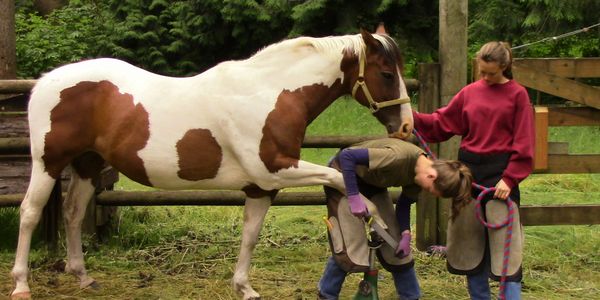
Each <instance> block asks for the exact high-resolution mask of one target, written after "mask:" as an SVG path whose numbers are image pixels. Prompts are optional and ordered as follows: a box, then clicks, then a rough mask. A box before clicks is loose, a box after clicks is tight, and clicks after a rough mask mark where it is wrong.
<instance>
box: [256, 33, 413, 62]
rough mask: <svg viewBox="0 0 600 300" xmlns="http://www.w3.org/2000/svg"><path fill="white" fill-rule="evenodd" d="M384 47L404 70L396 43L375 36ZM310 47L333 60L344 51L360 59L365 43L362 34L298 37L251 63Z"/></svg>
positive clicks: (265, 50)
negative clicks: (284, 52)
mask: <svg viewBox="0 0 600 300" xmlns="http://www.w3.org/2000/svg"><path fill="white" fill-rule="evenodd" d="M373 37H374V38H376V39H377V40H378V41H379V42H381V44H382V45H383V48H384V51H385V54H386V55H388V56H390V57H391V58H392V59H394V60H395V61H398V62H399V66H400V68H401V69H402V65H401V61H402V57H401V55H400V50H399V49H398V46H397V45H396V43H395V42H394V40H393V39H392V38H391V37H389V36H387V35H379V34H373ZM306 46H310V47H313V48H314V49H315V50H316V51H317V52H319V53H322V54H325V55H328V56H331V57H333V58H339V57H340V54H341V53H342V51H348V52H350V53H351V54H354V55H356V56H358V57H360V56H362V51H361V50H362V49H363V48H364V47H365V43H364V41H363V39H362V37H361V35H360V34H355V35H343V36H328V37H320V38H315V37H298V38H294V39H289V40H283V41H281V42H279V43H276V44H272V45H270V46H267V47H266V48H263V49H262V50H260V51H258V52H257V53H256V54H254V55H253V56H252V57H250V58H249V59H248V60H249V61H255V60H261V59H263V58H264V59H268V58H269V57H271V56H273V55H277V54H278V53H281V52H282V51H286V50H288V51H289V50H294V49H298V48H301V47H306Z"/></svg>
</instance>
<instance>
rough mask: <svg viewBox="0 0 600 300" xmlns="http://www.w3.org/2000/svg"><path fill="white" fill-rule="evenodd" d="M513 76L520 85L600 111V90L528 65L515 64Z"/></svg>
mask: <svg viewBox="0 0 600 300" xmlns="http://www.w3.org/2000/svg"><path fill="white" fill-rule="evenodd" d="M513 75H514V78H515V80H516V81H518V82H519V83H520V84H522V85H524V86H526V87H530V88H532V89H536V90H540V91H542V92H544V93H548V94H551V95H555V96H558V97H561V98H564V99H567V100H571V101H575V102H577V103H580V104H584V105H587V106H591V107H594V108H597V109H600V89H597V88H595V87H592V86H589V85H586V84H583V83H581V82H577V81H575V80H571V79H566V78H563V77H560V76H556V75H553V74H550V73H547V72H540V71H538V70H536V69H534V68H531V67H529V66H527V65H526V64H514V65H513Z"/></svg>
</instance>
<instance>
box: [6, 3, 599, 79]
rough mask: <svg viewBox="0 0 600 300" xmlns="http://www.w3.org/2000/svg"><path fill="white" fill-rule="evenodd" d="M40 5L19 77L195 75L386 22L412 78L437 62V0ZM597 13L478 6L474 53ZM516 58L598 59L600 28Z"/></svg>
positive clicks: (24, 28)
mask: <svg viewBox="0 0 600 300" xmlns="http://www.w3.org/2000/svg"><path fill="white" fill-rule="evenodd" d="M32 2H33V1H32V0H18V1H17V3H16V5H17V16H16V28H17V57H18V74H19V76H20V77H28V78H37V77H39V75H40V74H41V73H42V72H44V71H47V70H50V69H52V68H55V67H56V66H58V65H61V64H65V63H69V62H73V61H77V60H81V59H85V58H91V57H100V56H107V57H116V58H120V59H123V60H126V61H129V62H131V63H133V64H135V65H138V66H140V67H143V68H146V69H149V70H151V71H154V72H157V73H161V74H165V75H173V76H184V75H191V74H197V73H199V72H201V71H203V70H205V69H207V68H209V67H211V66H213V65H215V64H217V63H219V62H221V61H224V60H231V59H243V58H246V57H248V56H250V55H252V54H253V53H255V52H256V51H257V50H259V49H260V48H262V47H264V46H266V45H269V44H271V43H274V42H277V41H280V40H281V39H284V38H290V37H296V36H300V35H310V36H327V35H340V34H354V33H357V32H358V30H359V28H365V29H368V30H374V28H375V27H376V25H377V24H378V23H379V22H385V24H386V28H387V30H388V32H390V34H391V35H392V36H393V37H394V38H395V39H396V41H397V42H398V44H399V45H400V47H401V49H403V51H404V52H405V56H406V58H405V60H406V62H407V64H406V65H407V75H408V76H413V75H414V74H413V73H414V69H415V68H414V67H415V65H416V63H418V62H432V61H436V60H437V47H438V41H437V34H438V28H437V27H438V1H432V0H428V1H421V0H378V1H362V0H347V1H342V0H308V1H303V0H262V1H261V0H224V1H221V0H188V1H167V0H125V1H121V0H104V1H101V0H71V1H69V4H68V5H67V6H65V7H64V8H62V9H58V10H55V11H54V12H53V13H51V14H50V15H48V16H45V17H41V16H39V15H38V14H37V13H36V12H35V10H34V9H33V5H32ZM598 11H600V2H598V1H596V0H570V1H560V0H512V1H509V0H485V1H484V0H471V1H469V38H470V40H469V47H470V53H474V52H475V51H476V50H477V49H478V48H479V46H480V45H481V44H483V43H485V42H487V41H489V40H494V39H499V40H506V41H509V42H511V43H512V44H514V45H519V44H523V43H527V42H531V41H535V40H539V39H541V38H544V37H548V36H555V35H558V34H561V33H565V32H569V31H572V30H576V29H579V28H583V27H585V26H590V25H592V24H595V23H598V22H600V18H599V17H598V15H597V12H598ZM507 16H510V17H507ZM515 54H516V56H520V57H524V56H533V57H541V56H546V57H549V56H569V57H581V56H588V57H591V56H600V30H598V28H596V29H594V30H592V31H591V32H587V33H583V34H580V35H577V36H573V37H569V38H565V39H561V40H558V41H556V42H551V43H541V44H537V45H535V46H532V47H528V48H526V49H525V50H519V51H518V52H517V53H515Z"/></svg>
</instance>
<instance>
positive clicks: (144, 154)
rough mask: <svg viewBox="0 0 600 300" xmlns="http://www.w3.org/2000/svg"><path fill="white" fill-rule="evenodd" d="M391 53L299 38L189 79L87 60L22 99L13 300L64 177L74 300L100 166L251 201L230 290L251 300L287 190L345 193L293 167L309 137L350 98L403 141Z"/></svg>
mask: <svg viewBox="0 0 600 300" xmlns="http://www.w3.org/2000/svg"><path fill="white" fill-rule="evenodd" d="M401 68H402V64H401V57H400V52H399V50H398V46H397V45H396V44H395V42H394V41H393V39H391V38H390V37H389V36H387V35H385V34H370V33H367V32H365V31H362V32H361V33H360V34H357V35H347V36H337V37H324V38H310V37H299V38H295V39H290V40H286V41H282V42H280V43H277V44H274V45H271V46H268V47H266V48H265V49H263V50H261V51H259V52H258V53H256V54H255V55H254V56H252V57H250V58H249V59H247V60H243V61H229V62H224V63H221V64H219V65H217V66H215V67H214V68H212V69H209V70H207V71H206V72H204V73H202V74H199V75H197V76H193V77H189V78H171V77H165V76H160V75H156V74H153V73H149V72H147V71H144V70H142V69H139V68H136V67H134V66H132V65H129V64H127V63H125V62H122V61H119V60H115V59H94V60H88V61H83V62H79V63H74V64H70V65H66V66H63V67H60V68H57V69H55V70H53V71H51V72H49V73H48V74H46V75H44V76H43V77H42V78H41V79H40V80H39V82H38V83H37V84H36V86H35V87H34V88H33V90H32V93H31V99H30V102H29V110H28V112H29V115H28V116H29V127H30V136H31V156H32V160H33V164H32V173H31V181H30V183H29V188H28V190H27V194H26V195H25V199H24V200H23V202H22V204H21V211H20V214H21V216H20V218H21V219H20V230H19V241H18V247H17V251H16V258H15V265H14V268H13V269H12V277H13V279H14V281H15V289H14V291H13V292H12V297H13V298H29V297H31V292H30V289H29V285H28V282H27V276H28V265H27V263H28V256H29V250H30V243H31V235H32V232H33V230H34V227H35V226H36V225H37V223H38V221H39V219H40V214H41V212H42V209H43V207H44V206H45V204H46V202H47V201H48V197H49V195H50V193H51V190H52V187H53V185H54V183H55V181H56V180H57V179H58V178H59V175H60V173H61V171H62V170H63V169H64V168H66V167H67V166H70V167H71V170H72V174H71V182H70V185H69V189H68V193H67V196H66V198H65V200H64V204H63V209H64V220H65V228H66V239H67V256H68V257H67V264H66V271H67V272H71V273H73V274H74V275H76V276H77V277H78V278H79V280H80V286H81V287H82V288H84V287H87V286H89V285H92V284H94V283H95V282H94V279H93V278H92V277H90V276H89V275H88V274H87V272H86V269H85V266H84V260H83V253H82V248H81V222H82V218H83V216H84V213H85V211H84V210H85V207H86V206H87V203H88V201H89V199H90V198H91V196H92V194H93V192H94V184H93V183H94V181H95V180H97V179H98V176H99V173H100V171H101V169H102V167H103V165H104V164H105V163H108V164H110V165H112V166H113V167H114V168H116V169H117V170H118V171H119V172H121V173H122V174H124V175H126V176H127V177H129V178H131V179H133V180H135V181H137V182H140V183H142V184H145V185H148V186H152V187H156V188H163V189H239V190H242V191H244V192H245V194H246V195H247V199H246V203H245V209H244V228H243V235H242V245H241V247H240V248H241V249H240V254H239V258H238V262H237V265H236V268H235V273H234V275H233V288H234V289H235V290H236V291H237V292H238V293H240V294H241V295H242V296H243V298H244V299H254V298H258V297H259V294H258V293H257V292H256V291H254V289H253V288H252V287H251V285H250V282H249V279H248V272H249V268H250V260H251V257H252V252H253V250H254V247H255V245H256V243H257V240H258V235H259V232H260V229H261V227H262V224H263V221H264V217H265V214H266V212H267V210H268V209H269V206H270V204H271V200H272V199H273V198H274V197H275V194H276V193H277V191H278V190H279V189H281V188H285V187H293V186H306V185H327V186H330V187H333V188H336V189H338V190H340V191H342V192H344V184H343V180H342V176H341V174H340V173H338V172H337V171H336V170H334V169H332V168H328V167H325V166H320V165H316V164H313V163H309V162H306V161H303V160H300V148H301V145H302V141H303V138H304V134H305V130H306V127H307V126H308V125H309V124H310V122H311V121H313V120H314V119H315V118H316V117H317V116H318V115H319V114H320V113H321V112H322V111H323V110H325V109H326V108H327V107H328V106H329V105H330V104H331V103H332V102H333V101H335V100H336V99H338V98H339V97H340V96H342V95H346V94H352V95H353V96H354V98H355V99H356V100H357V101H358V102H360V103H361V104H363V105H365V106H368V107H370V109H371V111H372V112H373V115H374V116H375V117H376V118H377V119H378V120H379V121H380V122H381V123H382V124H384V125H385V126H386V128H387V131H388V132H389V133H390V134H392V135H408V134H409V133H410V132H411V130H412V114H411V109H410V103H408V95H407V91H406V86H405V84H404V81H403V79H402V75H401V72H400V71H401Z"/></svg>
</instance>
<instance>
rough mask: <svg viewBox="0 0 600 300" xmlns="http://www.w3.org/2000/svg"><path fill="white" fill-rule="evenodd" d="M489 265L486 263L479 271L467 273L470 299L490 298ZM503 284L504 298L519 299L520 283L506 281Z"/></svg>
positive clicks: (486, 299)
mask: <svg viewBox="0 0 600 300" xmlns="http://www.w3.org/2000/svg"><path fill="white" fill-rule="evenodd" d="M489 267H490V266H489V263H488V264H486V266H485V268H484V269H483V270H482V271H481V272H479V273H477V274H473V275H467V287H468V289H469V295H470V296H471V299H472V300H490V298H491V294H490V283H489V281H488V279H489V276H490V271H489ZM505 284H506V286H505V288H504V293H505V294H504V295H505V296H506V300H520V299H521V283H520V282H512V281H507V282H505Z"/></svg>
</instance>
